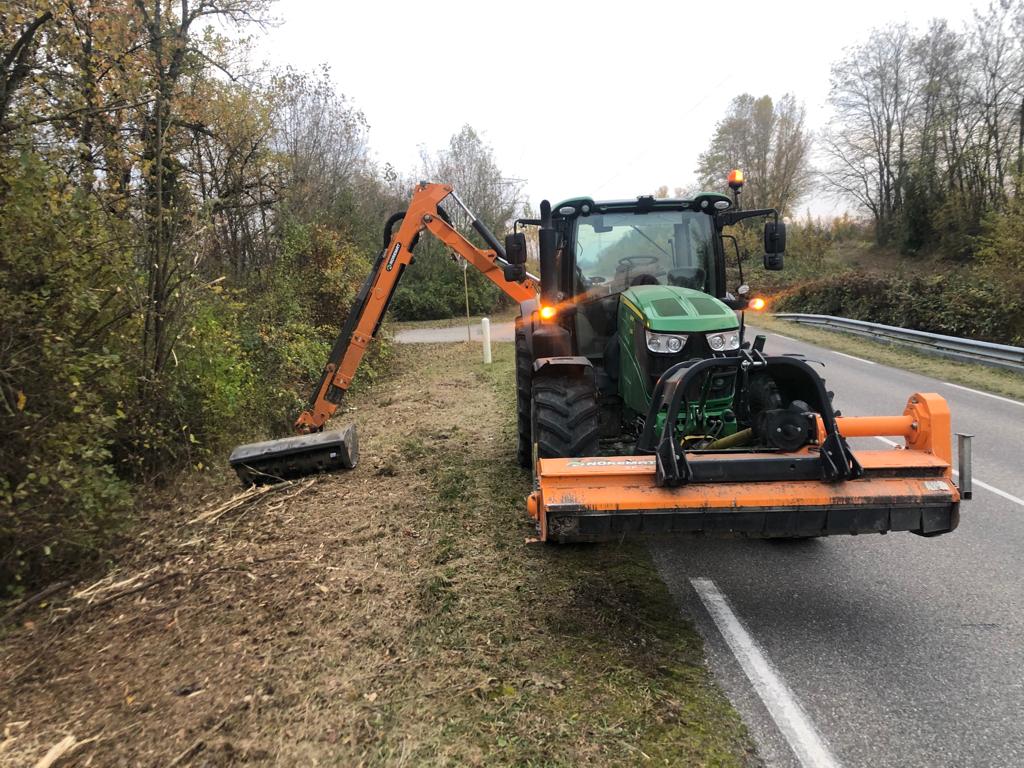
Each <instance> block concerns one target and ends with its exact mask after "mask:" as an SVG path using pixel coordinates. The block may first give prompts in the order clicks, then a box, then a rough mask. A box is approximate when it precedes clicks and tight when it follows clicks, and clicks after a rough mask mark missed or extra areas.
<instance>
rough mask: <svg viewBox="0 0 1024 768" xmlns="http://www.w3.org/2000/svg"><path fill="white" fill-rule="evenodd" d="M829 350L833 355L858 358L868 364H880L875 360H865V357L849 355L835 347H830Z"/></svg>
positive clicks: (857, 359) (852, 358)
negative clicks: (836, 349)
mask: <svg viewBox="0 0 1024 768" xmlns="http://www.w3.org/2000/svg"><path fill="white" fill-rule="evenodd" d="M829 352H831V353H832V354H833V355H839V356H840V357H848V358H850V359H851V360H856V361H857V362H858V363H867V364H868V365H878V363H876V362H874V361H873V360H865V359H864V358H863V357H854V356H853V355H848V354H846V353H845V352H836V351H835V350H834V349H830V350H829Z"/></svg>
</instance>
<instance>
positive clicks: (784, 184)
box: [697, 93, 812, 212]
mask: <svg viewBox="0 0 1024 768" xmlns="http://www.w3.org/2000/svg"><path fill="white" fill-rule="evenodd" d="M810 150H811V137H810V134H809V132H808V131H807V129H806V127H805V125H804V107H803V105H802V104H800V103H798V102H797V100H796V99H795V98H794V97H793V96H792V95H790V94H786V95H784V96H783V97H782V98H780V99H779V100H778V101H777V102H775V101H773V100H772V98H771V97H770V96H762V97H761V98H754V97H753V96H751V95H750V94H746V93H745V94H742V95H740V96H737V97H736V98H735V99H733V101H732V104H731V105H730V107H729V112H728V113H727V114H726V116H725V118H723V119H722V121H721V122H719V123H718V125H717V127H716V128H715V135H714V137H713V138H712V140H711V146H710V147H708V149H707V151H705V152H704V153H703V154H702V155H701V156H700V159H699V161H698V163H699V164H698V168H697V173H698V175H699V177H700V180H701V183H702V184H703V185H704V186H705V187H707V188H712V189H714V188H718V187H720V186H721V185H722V184H723V182H724V180H725V177H726V175H727V174H728V172H729V170H730V169H732V168H741V169H743V171H744V174H745V176H746V179H747V183H746V187H745V188H744V197H745V199H746V202H747V204H748V205H750V206H754V207H777V208H780V209H781V210H784V211H787V212H788V211H790V210H792V209H793V208H794V207H795V206H796V205H797V204H798V203H799V201H800V199H801V198H802V197H803V196H804V195H806V194H807V193H808V192H809V191H810V189H811V182H812V177H811V169H810Z"/></svg>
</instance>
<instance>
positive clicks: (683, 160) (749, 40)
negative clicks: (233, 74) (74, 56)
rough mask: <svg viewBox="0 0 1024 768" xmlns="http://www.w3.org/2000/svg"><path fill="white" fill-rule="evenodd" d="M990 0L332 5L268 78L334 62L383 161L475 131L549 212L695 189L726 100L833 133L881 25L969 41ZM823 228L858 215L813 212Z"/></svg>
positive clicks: (291, 40) (415, 154) (283, 44)
mask: <svg viewBox="0 0 1024 768" xmlns="http://www.w3.org/2000/svg"><path fill="white" fill-rule="evenodd" d="M972 7H978V3H977V2H966V1H965V0H959V1H958V0H930V1H929V2H900V0H858V1H857V2H852V3H842V4H839V3H830V2H828V1H827V0H818V1H817V2H787V1H786V0H782V1H781V2H770V3H769V2H747V1H746V0H742V1H734V2H714V3H712V2H708V3H696V2H692V0H691V1H689V2H682V1H680V0H677V2H646V3H644V2H631V3H630V2H625V3H623V2H618V3H601V2H593V1H592V2H578V1H577V2H551V1H550V0H549V2H532V1H528V0H519V1H518V2H514V3H511V2H508V3H505V2H488V0H477V1H476V2H463V1H462V0H458V1H455V0H442V1H441V2H434V3H427V2H388V0H376V1H374V0H360V1H359V2H342V1H341V0H336V1H335V2H329V1H326V0H325V1H322V2H318V1H315V0H281V1H280V2H279V3H278V4H277V5H276V6H275V11H274V13H275V16H277V17H278V18H279V19H280V20H281V22H282V23H281V24H280V25H279V26H278V27H276V28H274V29H271V30H269V31H268V32H267V33H265V35H264V36H263V37H262V39H261V40H260V41H259V44H258V47H257V56H258V57H259V58H265V59H266V60H267V61H269V62H270V63H271V64H272V65H285V64H290V65H292V66H294V67H297V68H299V69H312V68H314V67H316V66H318V65H320V64H321V63H324V62H326V63H328V64H329V65H330V66H331V69H332V72H333V77H334V79H335V81H336V83H337V85H338V89H339V90H340V91H341V92H342V93H344V94H346V95H347V96H349V97H350V98H351V99H353V101H354V102H355V104H356V106H357V107H358V108H359V109H361V110H362V111H363V112H364V114H365V115H366V117H367V120H368V121H369V123H370V134H369V136H370V144H371V146H372V147H373V150H374V154H375V156H376V159H377V160H378V161H379V162H381V163H384V162H390V163H392V164H393V165H394V166H396V167H397V168H398V169H400V170H401V171H403V172H406V173H411V172H412V171H413V170H414V169H415V168H416V167H417V164H418V159H419V151H420V147H421V146H423V147H426V148H427V149H429V150H433V149H436V148H439V147H442V146H444V145H445V144H446V143H447V141H448V139H449V137H450V136H451V135H452V134H453V133H455V132H456V131H458V130H459V128H460V127H461V126H462V125H464V124H465V123H469V124H470V125H472V126H473V127H474V128H476V129H477V130H478V131H479V132H480V133H481V134H482V135H483V137H484V139H485V140H486V141H487V142H488V143H489V144H490V145H491V146H492V147H493V148H494V151H495V153H496V156H497V159H498V161H499V163H500V166H501V168H502V170H503V171H504V172H505V174H506V175H508V176H510V177H516V178H521V179H524V180H525V181H526V190H527V192H528V194H529V197H530V200H531V201H532V202H533V203H534V205H536V204H537V203H539V202H540V200H541V199H543V198H545V197H547V198H549V199H551V200H552V202H555V201H556V200H558V199H561V198H565V197H570V196H573V195H591V196H593V197H596V198H616V197H633V196H636V195H639V194H649V193H652V192H653V191H654V190H655V189H656V188H657V187H659V186H660V185H662V184H667V185H668V186H669V188H670V189H671V188H672V187H675V186H686V185H688V184H690V183H691V182H692V181H693V180H694V168H695V167H696V164H697V156H698V155H699V154H700V152H701V151H702V150H703V149H704V148H705V147H706V146H707V144H708V142H709V140H710V137H711V135H712V132H713V131H714V127H715V123H716V122H717V121H718V120H719V119H720V118H721V117H722V116H723V114H724V111H725V109H726V108H727V106H728V104H729V101H730V100H731V99H732V98H733V97H734V96H736V95H738V94H740V93H744V92H748V93H752V94H754V95H755V96H760V95H763V94H770V95H772V96H779V95H781V94H783V93H786V92H792V93H794V94H796V96H797V97H798V98H799V99H801V100H802V101H803V102H804V103H805V104H806V106H807V117H808V123H809V125H810V127H811V128H813V129H817V128H820V127H821V126H822V125H824V124H825V122H826V121H827V119H828V115H829V107H828V104H827V98H828V86H829V69H830V65H831V63H832V62H833V61H834V60H835V59H836V58H837V57H839V56H840V55H841V53H842V50H843V48H845V47H847V46H850V45H855V44H857V43H859V42H861V41H862V40H864V39H865V38H866V36H867V34H868V32H869V31H870V30H871V29H872V28H873V27H884V26H888V25H891V24H896V23H900V22H903V21H907V22H909V23H910V24H912V25H914V26H916V27H918V28H919V29H920V28H923V27H924V26H925V25H926V24H927V22H928V21H929V19H932V18H935V17H942V18H946V19H948V20H949V21H950V22H951V25H952V26H954V27H955V28H959V27H960V25H961V24H962V23H963V22H964V21H966V20H967V19H969V18H970V15H971V9H972ZM809 203H810V204H811V208H812V210H813V211H814V212H815V213H816V214H819V213H820V214H827V213H829V212H831V211H833V210H834V209H837V208H844V207H846V206H845V204H841V203H839V204H837V203H836V202H834V201H830V200H829V201H826V200H816V201H809Z"/></svg>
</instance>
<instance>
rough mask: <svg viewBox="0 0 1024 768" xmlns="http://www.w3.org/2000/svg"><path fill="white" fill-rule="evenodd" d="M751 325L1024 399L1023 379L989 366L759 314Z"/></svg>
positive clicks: (907, 369) (994, 392) (925, 374)
mask: <svg viewBox="0 0 1024 768" xmlns="http://www.w3.org/2000/svg"><path fill="white" fill-rule="evenodd" d="M750 322H751V325H755V326H757V327H760V328H764V329H765V330H767V331H772V332H774V333H781V334H784V335H786V336H791V337H793V338H794V339H799V340H801V341H806V342H808V343H809V344H817V345H818V346H821V347H825V348H826V349H833V350H835V351H837V352H845V353H846V354H848V355H854V356H856V357H863V358H865V359H866V360H872V361H874V362H876V363H881V364H883V365H889V366H892V367H893V368H901V369H903V370H905V371H912V372H914V373H920V374H922V375H924V376H931V377H932V378H936V379H940V380H942V381H947V382H951V383H953V384H960V385H962V386H965V387H971V388H972V389H980V390H983V391H985V392H991V393H993V394H996V395H1005V396H1006V397H1012V398H1014V399H1017V400H1024V378H1022V377H1021V375H1020V374H1019V373H1014V372H1013V371H1004V370H1001V369H999V368H993V367H991V366H988V365H980V364H972V363H961V362H958V361H956V360H949V359H947V358H944V357H938V356H936V355H928V354H924V353H922V352H917V351H915V350H914V349H913V348H911V347H908V346H904V345H901V344H886V343H884V342H880V341H873V340H871V339H867V338H863V337H860V336H854V335H852V334H848V333H843V332H842V331H830V330H823V329H821V328H811V327H808V326H806V325H801V324H800V323H794V322H792V321H789V320H780V319H778V318H775V317H772V316H770V315H758V316H757V317H756V318H752V319H751V321H750Z"/></svg>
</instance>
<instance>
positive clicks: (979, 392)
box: [942, 381, 1024, 406]
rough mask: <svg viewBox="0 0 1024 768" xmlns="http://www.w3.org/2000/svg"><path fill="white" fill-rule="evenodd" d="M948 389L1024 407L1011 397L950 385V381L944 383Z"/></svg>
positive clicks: (1023, 404)
mask: <svg viewBox="0 0 1024 768" xmlns="http://www.w3.org/2000/svg"><path fill="white" fill-rule="evenodd" d="M942 383H943V384H945V385H946V386H947V387H953V389H962V390H963V391H964V392H973V393H974V394H976V395H984V396H985V397H991V398H992V399H993V400H1002V401H1003V402H1004V403H1010V405H1020V406H1024V403H1022V402H1021V401H1020V400H1012V399H1011V398H1009V397H1002V396H1001V395H993V394H992V393H991V392H982V391H981V390H980V389H971V388H970V387H964V386H961V385H960V384H950V383H949V382H948V381H944V382H942Z"/></svg>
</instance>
